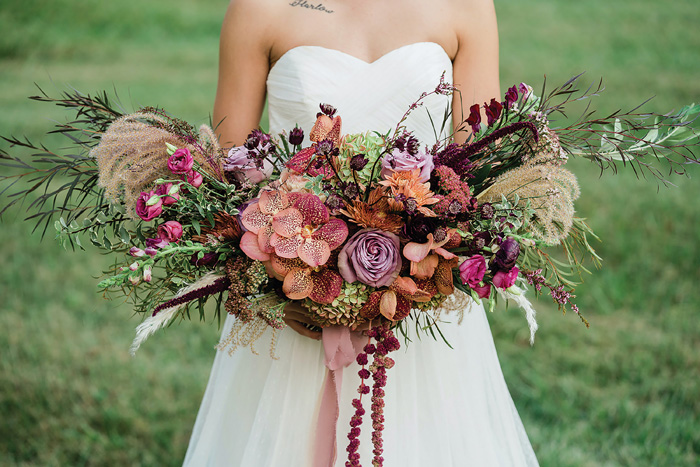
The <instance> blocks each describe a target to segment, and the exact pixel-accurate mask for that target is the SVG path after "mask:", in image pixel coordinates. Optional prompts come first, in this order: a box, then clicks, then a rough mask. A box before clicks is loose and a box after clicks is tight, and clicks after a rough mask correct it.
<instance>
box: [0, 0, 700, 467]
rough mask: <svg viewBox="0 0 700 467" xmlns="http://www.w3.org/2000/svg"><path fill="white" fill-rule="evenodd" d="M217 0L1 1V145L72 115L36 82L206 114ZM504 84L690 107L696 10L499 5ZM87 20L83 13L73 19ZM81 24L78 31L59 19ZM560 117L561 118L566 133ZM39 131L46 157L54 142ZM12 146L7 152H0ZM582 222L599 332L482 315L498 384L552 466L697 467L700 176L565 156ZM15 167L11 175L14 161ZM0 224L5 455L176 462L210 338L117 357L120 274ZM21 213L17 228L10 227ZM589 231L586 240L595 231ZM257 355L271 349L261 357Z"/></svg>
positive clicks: (561, 320) (583, 290)
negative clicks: (581, 80)
mask: <svg viewBox="0 0 700 467" xmlns="http://www.w3.org/2000/svg"><path fill="white" fill-rule="evenodd" d="M227 3H228V2H225V1H214V0H207V1H199V2H191V3H187V4H185V3H184V2H177V3H173V2H164V1H162V0H155V1H151V2H143V1H139V2H137V1H135V0H123V1H120V2H113V3H100V4H99V7H98V6H97V4H96V3H94V2H87V1H84V0H81V1H75V2H67V1H65V0H60V1H56V2H46V1H38V0H33V1H25V0H9V1H6V2H4V3H3V7H2V8H1V9H0V25H1V26H2V31H3V35H2V36H1V37H0V51H2V53H1V54H0V89H2V91H1V92H0V105H1V106H2V108H3V112H2V113H0V128H2V131H1V133H2V134H12V133H14V134H22V135H24V134H26V135H27V136H29V137H31V138H34V139H35V138H36V137H37V136H39V135H42V134H43V133H44V132H45V131H46V129H47V126H48V125H49V124H50V123H49V121H50V120H59V121H64V120H65V116H66V115H65V112H64V111H61V110H60V109H57V110H53V109H51V110H49V109H48V108H47V107H48V106H46V104H41V105H39V104H35V103H32V102H30V101H27V100H26V98H25V96H27V95H30V94H32V93H33V92H35V88H34V86H33V84H32V83H33V82H34V81H38V82H40V83H42V84H43V83H47V82H48V77H49V75H50V77H51V79H52V80H53V81H54V82H56V83H58V84H57V85H56V87H57V88H59V89H61V88H63V84H62V83H65V82H69V83H71V84H72V85H74V86H75V87H76V88H78V89H85V90H93V89H108V88H110V89H111V88H112V87H113V86H114V87H116V88H117V90H118V91H119V92H120V94H121V95H122V96H129V101H128V102H126V103H125V106H126V107H127V108H128V109H129V110H131V109H132V108H135V105H134V106H132V105H131V104H144V105H146V104H158V105H162V106H164V107H165V108H167V109H168V110H169V111H170V112H172V113H173V114H174V115H178V116H181V117H183V118H184V119H186V120H188V121H192V122H194V121H199V122H202V123H205V122H206V120H207V116H208V115H209V113H210V112H211V106H212V102H213V98H214V89H215V85H216V57H217V44H218V37H217V36H218V31H219V26H220V23H221V19H222V17H223V12H224V10H225V7H226V4H227ZM495 3H496V8H497V12H498V15H499V21H500V34H501V41H500V46H501V54H502V55H501V70H502V76H501V83H502V85H503V86H504V88H505V87H506V86H509V85H511V84H512V83H519V82H520V81H525V82H529V83H537V82H540V81H541V78H542V74H543V73H546V74H547V77H548V80H549V81H550V82H562V81H563V80H566V79H567V78H568V77H570V76H572V75H574V74H576V73H578V72H580V71H582V70H586V71H587V74H586V75H584V76H588V77H590V79H591V80H595V79H596V78H597V77H599V76H603V77H604V78H605V82H606V86H607V90H606V93H605V99H603V100H602V101H601V106H600V108H601V113H602V114H609V113H612V112H614V111H615V110H616V109H618V108H625V109H629V108H632V107H633V106H635V105H636V104H638V103H639V101H640V100H641V99H644V98H646V97H650V96H652V95H656V96H657V97H656V98H655V99H654V100H652V101H651V102H649V104H647V107H648V109H647V110H649V111H656V112H666V111H668V110H669V109H671V108H681V107H682V106H683V105H685V104H687V103H689V102H693V101H698V96H700V80H698V79H697V77H698V76H699V75H700V60H698V50H700V33H698V29H697V23H698V21H700V18H699V15H700V10H698V7H697V2H696V1H694V0H684V1H678V2H672V3H668V2H666V3H661V2H658V1H651V0H634V1H633V0H619V1H617V2H610V1H604V0H590V1H588V2H571V1H565V0H558V1H554V2H551V1H542V0H539V1H531V2H528V3H527V5H524V4H523V2H522V1H521V0H499V1H497V2H495ZM77 17H80V21H79V22H77V23H76V22H75V18H77ZM66 24H73V25H75V27H66ZM563 124H564V123H563V122H562V125H563ZM53 141H56V140H53V139H51V138H48V139H47V140H46V141H45V144H46V145H47V146H48V147H57V146H56V145H55V144H52V142H53ZM0 147H2V149H7V150H10V151H11V150H12V149H11V148H8V146H7V144H6V143H2V145H0ZM570 164H571V165H570V168H571V169H572V170H573V171H574V172H575V173H576V174H577V176H578V178H579V182H580V185H581V187H582V192H583V193H582V196H581V198H580V199H579V200H578V201H577V210H578V215H579V216H580V217H582V218H586V219H587V223H588V224H589V225H590V226H591V228H592V229H593V230H594V231H595V232H596V233H597V234H598V235H599V236H600V237H601V238H602V239H603V241H602V242H597V241H592V243H593V246H594V247H595V250H596V251H597V252H598V254H600V256H601V257H602V258H604V266H605V267H604V268H602V269H601V270H596V271H594V274H593V275H591V276H590V277H587V278H586V282H585V283H584V284H582V285H580V286H578V287H577V290H576V294H577V303H578V304H579V306H580V307H581V310H582V312H584V313H586V314H587V316H588V318H589V320H590V321H591V328H590V329H588V330H587V329H585V327H583V326H581V324H580V323H579V322H578V320H577V319H576V318H573V317H570V316H566V317H562V316H561V314H560V313H558V312H557V311H556V308H555V307H551V306H550V305H549V304H548V300H547V299H546V297H545V298H543V299H542V300H540V303H538V304H537V309H538V320H539V324H540V331H539V332H538V334H537V338H536V342H535V345H534V347H532V348H531V347H530V346H529V344H528V342H527V341H528V337H529V335H528V330H527V326H526V324H525V322H524V319H523V318H522V316H521V315H520V313H519V312H518V311H517V310H516V309H515V308H511V309H510V310H508V311H507V312H506V313H496V314H494V315H490V316H489V318H490V321H491V326H492V331H493V335H494V340H495V342H496V345H497V347H498V351H499V356H500V361H501V364H502V366H503V371H504V374H505V378H506V380H507V381H508V384H509V388H510V391H511V393H512V395H513V398H514V401H515V404H516V406H517V407H518V410H519V412H520V415H521V417H522V418H523V422H524V424H525V427H526V429H527V431H528V435H529V437H530V439H531V441H532V442H533V445H534V447H535V451H536V452H537V455H538V458H539V460H540V462H541V464H542V465H543V466H577V467H578V466H599V465H674V466H681V465H688V466H690V465H697V463H698V459H699V458H700V444H699V442H698V436H697V433H698V431H699V430H700V426H699V424H698V420H700V405H699V401H700V387H699V383H698V378H697V370H698V368H700V356H699V355H698V353H697V350H696V349H698V348H700V320H698V319H697V311H698V304H699V303H700V288H698V287H697V284H698V283H700V271H699V270H698V267H697V259H698V258H700V238H699V237H698V230H697V225H698V224H697V220H698V219H700V204H699V203H697V202H696V200H697V199H699V198H700V184H698V179H699V178H700V170H698V169H697V168H694V167H690V168H689V172H690V176H691V177H692V179H688V178H682V177H680V178H679V177H676V178H672V179H671V181H672V182H673V183H674V184H676V185H677V187H675V188H669V189H665V188H662V189H661V190H659V191H658V192H657V190H656V187H655V186H654V185H653V184H650V183H644V182H643V181H639V180H637V179H636V178H635V177H634V175H633V174H632V173H624V172H625V171H622V173H620V174H618V175H616V176H609V175H608V176H605V177H602V178H599V173H598V169H597V167H596V166H595V165H593V164H591V163H589V162H588V161H585V160H578V161H572V162H570ZM15 170H18V169H15ZM7 214H8V216H6V218H5V220H4V221H3V223H2V227H1V228H0V245H1V247H0V248H2V255H3V265H4V267H3V268H0V297H2V298H3V303H2V305H0V311H1V312H0V329H2V331H0V348H2V349H3V358H2V359H0V413H2V417H1V419H0V464H2V465H181V463H182V459H183V456H184V452H185V449H186V446H187V442H188V439H189V434H190V430H191V428H192V426H193V424H194V419H195V416H196V412H197V409H198V407H199V404H200V401H201V396H202V394H203V391H204V387H205V385H206V382H207V377H208V374H209V372H210V369H211V362H212V360H213V355H214V350H213V345H214V344H215V343H216V341H217V338H218V335H219V333H220V331H219V330H218V329H217V327H216V325H214V324H213V323H212V324H208V323H205V324H202V323H192V324H189V323H186V324H184V326H180V329H177V330H175V332H170V331H169V330H166V331H165V332H163V333H161V334H160V335H158V336H156V337H154V338H153V339H152V340H151V341H149V342H148V343H147V344H146V345H144V346H143V347H142V348H141V350H140V351H139V354H138V356H137V357H136V358H134V359H132V358H130V357H128V346H129V344H130V342H131V339H132V338H133V328H134V327H135V326H136V325H137V324H138V320H136V319H131V320H129V319H128V316H129V315H130V313H131V312H132V308H131V306H129V305H123V304H119V303H115V302H111V301H105V300H101V298H100V296H99V295H97V294H96V293H95V290H96V287H95V286H96V284H97V282H98V280H97V279H93V275H94V274H95V273H96V271H101V270H106V269H109V268H110V267H111V266H112V265H111V264H110V263H109V262H107V261H106V258H105V257H102V256H100V255H99V254H97V253H96V250H95V248H93V247H92V246H91V245H90V244H87V245H84V246H85V249H86V251H85V252H77V253H74V252H66V251H64V250H63V248H61V247H60V246H59V245H57V244H55V243H53V242H51V241H48V240H50V239H48V238H47V239H46V240H45V241H44V242H41V243H40V242H39V239H38V236H37V235H34V236H28V233H29V232H30V231H31V226H30V225H29V224H27V223H25V222H23V221H21V218H22V217H23V207H21V206H15V207H13V208H12V209H11V210H10V211H9V212H8V213H7ZM13 218H16V220H13ZM589 240H590V239H589ZM255 358H268V357H267V356H266V355H262V356H258V357H255Z"/></svg>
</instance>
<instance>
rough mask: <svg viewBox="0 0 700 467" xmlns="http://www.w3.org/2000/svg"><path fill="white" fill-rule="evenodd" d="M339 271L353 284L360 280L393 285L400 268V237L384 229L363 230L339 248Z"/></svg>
mask: <svg viewBox="0 0 700 467" xmlns="http://www.w3.org/2000/svg"><path fill="white" fill-rule="evenodd" d="M338 270H339V271H340V275H341V276H343V279H345V280H346V281H347V282H350V283H352V282H356V281H360V282H362V283H363V284H367V285H370V286H372V287H384V286H387V285H390V284H391V283H392V282H394V280H395V279H396V278H397V277H398V276H399V271H400V270H401V250H400V243H399V237H398V236H396V235H394V234H393V233H391V232H385V231H383V230H376V229H362V230H360V231H359V232H357V233H356V234H355V235H353V236H352V237H351V238H350V240H348V242H347V243H346V244H345V246H344V247H343V249H342V250H341V251H340V255H338Z"/></svg>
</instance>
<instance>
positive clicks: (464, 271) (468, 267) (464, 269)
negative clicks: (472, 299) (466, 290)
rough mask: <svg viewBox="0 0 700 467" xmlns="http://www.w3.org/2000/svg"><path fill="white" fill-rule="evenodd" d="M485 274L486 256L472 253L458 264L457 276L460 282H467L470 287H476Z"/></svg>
mask: <svg viewBox="0 0 700 467" xmlns="http://www.w3.org/2000/svg"><path fill="white" fill-rule="evenodd" d="M484 274H486V258H484V257H483V256H481V255H474V256H471V257H469V258H467V259H466V260H464V262H463V263H462V264H460V265H459V277H460V278H461V279H462V284H469V287H471V288H472V289H473V288H475V287H477V286H478V285H479V283H480V282H481V281H482V280H483V279H484Z"/></svg>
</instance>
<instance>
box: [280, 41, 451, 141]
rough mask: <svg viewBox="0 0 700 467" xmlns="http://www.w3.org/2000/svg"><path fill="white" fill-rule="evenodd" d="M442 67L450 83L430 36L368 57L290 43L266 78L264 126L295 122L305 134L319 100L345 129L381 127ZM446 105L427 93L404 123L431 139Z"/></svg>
mask: <svg viewBox="0 0 700 467" xmlns="http://www.w3.org/2000/svg"><path fill="white" fill-rule="evenodd" d="M443 73H444V75H445V81H446V82H448V83H451V82H452V61H451V60H450V57H449V56H448V55H447V53H446V52H445V50H444V49H443V48H442V46H440V45H439V44H437V43H434V42H417V43H414V44H409V45H406V46H403V47H400V48H398V49H394V50H392V51H391V52H389V53H387V54H385V55H383V56H382V57H380V58H379V59H377V60H375V61H373V62H366V61H364V60H362V59H359V58H357V57H354V56H352V55H349V54H347V53H345V52H341V51H339V50H335V49H328V48H325V47H319V46H300V47H295V48H293V49H290V50H289V51H287V52H286V53H285V54H284V55H282V57H280V59H279V60H278V61H277V63H275V64H274V65H273V67H272V69H271V70H270V73H269V75H268V78H267V96H268V115H269V118H270V132H271V133H272V134H277V133H280V132H282V131H287V132H288V131H289V130H291V129H292V128H294V126H295V125H298V126H299V127H301V128H302V129H304V130H305V132H306V133H307V134H308V130H310V128H311V127H312V126H313V123H314V121H315V120H316V114H317V113H318V112H319V104H321V103H324V104H330V105H332V106H333V107H335V108H336V109H338V115H340V116H341V117H342V119H343V133H345V134H348V133H361V132H365V131H370V130H373V131H379V132H387V131H389V130H391V129H393V128H394V127H395V126H396V125H397V124H398V122H399V121H400V119H401V117H402V116H403V115H404V113H405V112H406V111H407V110H408V108H409V106H410V105H411V103H413V102H415V101H416V100H417V99H418V98H419V97H420V96H421V94H422V93H424V92H431V91H432V90H434V89H435V87H436V86H437V85H438V84H439V82H440V77H441V76H442V75H443ZM449 106H450V98H449V97H447V96H442V95H431V96H428V98H427V99H425V100H424V101H423V105H422V106H420V107H418V108H417V109H415V110H414V111H413V112H411V114H410V115H409V117H408V119H407V120H406V122H405V125H406V127H407V128H408V129H409V130H412V131H413V132H414V133H415V135H416V136H417V137H418V138H419V139H420V140H421V141H423V142H424V143H426V144H432V143H433V142H435V140H436V130H437V131H439V129H440V127H441V124H442V122H443V120H444V116H445V111H446V110H447V109H449ZM428 113H430V117H428ZM431 118H432V122H431ZM448 123H449V122H448ZM450 125H451V123H450V124H448V125H446V126H445V128H447V129H450ZM433 126H435V129H434V128H433ZM443 136H444V135H443Z"/></svg>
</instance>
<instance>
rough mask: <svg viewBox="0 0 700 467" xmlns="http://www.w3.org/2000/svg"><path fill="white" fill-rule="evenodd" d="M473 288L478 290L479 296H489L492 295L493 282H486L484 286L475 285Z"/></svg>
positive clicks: (475, 290)
mask: <svg viewBox="0 0 700 467" xmlns="http://www.w3.org/2000/svg"><path fill="white" fill-rule="evenodd" d="M472 290H473V291H474V292H476V294H477V295H478V296H479V298H489V296H491V284H485V285H482V286H478V285H475V286H473V287H472Z"/></svg>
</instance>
